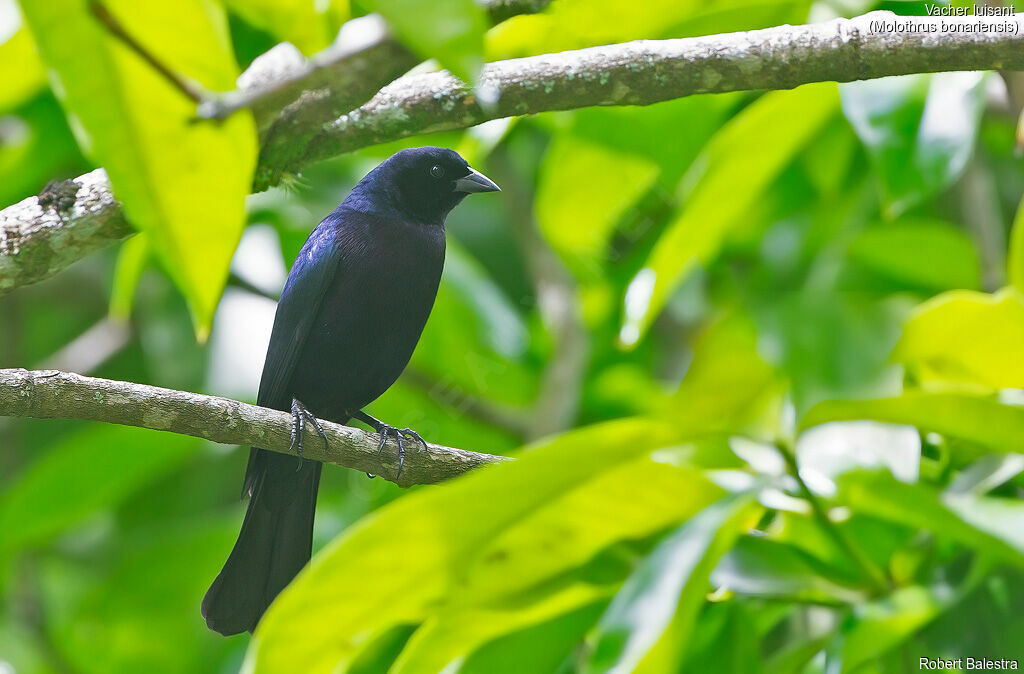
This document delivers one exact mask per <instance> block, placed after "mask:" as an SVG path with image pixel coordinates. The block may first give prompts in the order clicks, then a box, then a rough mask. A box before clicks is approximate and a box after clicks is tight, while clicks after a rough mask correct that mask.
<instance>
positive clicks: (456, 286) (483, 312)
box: [441, 241, 529, 359]
mask: <svg viewBox="0 0 1024 674" xmlns="http://www.w3.org/2000/svg"><path fill="white" fill-rule="evenodd" d="M441 282H442V284H444V285H445V289H446V290H450V291H452V292H454V293H455V294H457V295H458V297H459V299H460V300H461V301H462V303H463V304H464V305H465V306H466V307H467V308H468V309H470V310H471V312H472V318H473V320H474V322H475V323H476V324H477V330H478V332H479V333H480V337H479V341H480V343H481V344H486V345H488V346H489V347H490V348H491V350H493V351H494V352H495V353H496V354H499V355H501V356H503V357H505V358H513V359H514V358H519V357H521V356H523V354H524V353H525V352H526V347H527V343H528V341H529V334H528V333H527V329H526V325H525V324H524V322H523V318H522V317H521V316H520V315H519V312H518V311H517V310H516V307H515V306H513V304H512V303H511V302H510V301H509V300H508V297H507V296H506V295H505V294H504V293H503V292H502V289H501V288H500V287H499V286H498V285H497V284H496V283H495V282H494V280H493V279H492V278H491V277H490V276H489V275H488V274H487V270H486V269H484V267H483V265H481V264H480V263H479V262H477V261H476V260H475V259H474V258H473V257H472V256H471V255H470V254H469V253H468V252H467V251H466V249H465V248H463V247H462V246H461V245H460V244H459V243H457V242H455V241H450V242H449V243H448V246H447V252H446V254H445V262H444V272H443V274H442V276H441Z"/></svg>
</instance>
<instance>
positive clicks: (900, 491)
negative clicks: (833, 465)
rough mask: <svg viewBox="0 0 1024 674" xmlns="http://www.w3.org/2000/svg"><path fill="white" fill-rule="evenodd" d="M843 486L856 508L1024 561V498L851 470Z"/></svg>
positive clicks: (843, 495) (843, 496) (842, 496)
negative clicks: (950, 489)
mask: <svg viewBox="0 0 1024 674" xmlns="http://www.w3.org/2000/svg"><path fill="white" fill-rule="evenodd" d="M838 484H839V495H838V501H839V502H840V503H843V504H845V505H847V506H849V507H850V508H851V509H852V510H854V511H857V512H860V513H866V514H869V515H873V516H875V517H879V518H882V519H886V520H889V521H892V522H897V523H899V524H903V525H905V526H909V527H912V528H915V529H925V530H928V531H931V532H933V533H934V534H935V535H936V536H939V537H940V538H946V539H949V540H953V541H957V542H959V543H961V544H963V545H966V546H968V547H970V548H972V549H974V550H976V551H978V552H983V553H985V554H989V555H992V556H995V557H998V558H999V559H1002V560H1005V561H1008V562H1010V563H1012V564H1016V565H1018V566H1020V565H1024V502H1021V501H1017V500H1011V499H1003V498H994V497H988V496H977V495H975V494H955V493H942V492H940V491H938V490H936V489H934V488H933V487H930V486H927V485H925V484H920V483H919V484H906V483H904V482H900V481H899V480H896V479H894V478H893V477H892V476H891V475H889V474H888V473H885V472H878V471H857V472H852V473H847V474H846V475H843V476H842V477H840V478H839V480H838Z"/></svg>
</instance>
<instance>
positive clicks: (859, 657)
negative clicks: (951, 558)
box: [841, 585, 952, 672]
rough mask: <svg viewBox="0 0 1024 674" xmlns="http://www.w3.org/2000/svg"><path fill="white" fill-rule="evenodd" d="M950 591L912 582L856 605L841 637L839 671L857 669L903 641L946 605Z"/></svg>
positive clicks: (928, 621) (933, 617) (932, 618)
mask: <svg viewBox="0 0 1024 674" xmlns="http://www.w3.org/2000/svg"><path fill="white" fill-rule="evenodd" d="M950 595H952V592H951V591H948V589H946V590H942V589H940V590H939V592H938V593H937V592H936V591H934V590H929V589H928V588H924V587H921V586H919V585H914V586H911V587H904V588H900V589H898V590H896V591H895V592H893V593H892V594H891V595H889V596H888V597H885V598H883V599H879V600H877V601H874V602H870V603H867V604H863V605H860V606H858V607H857V612H856V615H855V617H854V618H853V619H851V621H850V623H849V624H848V625H847V626H845V629H844V632H845V633H844V634H843V637H842V651H841V652H842V671H843V672H854V671H857V668H858V667H860V666H862V665H864V664H865V663H867V662H869V661H871V660H873V659H875V658H877V657H879V656H880V655H882V654H884V653H886V652H887V651H889V650H890V649H892V648H893V647H895V646H898V645H899V644H901V643H903V642H904V641H906V640H907V639H908V638H909V637H910V636H912V635H913V634H915V633H916V632H917V631H918V630H920V629H921V628H922V627H924V626H925V625H927V624H928V623H930V622H931V621H932V620H934V619H935V617H936V616H938V615H939V614H940V613H941V612H942V611H943V609H944V608H946V607H947V606H948V605H949V599H950V598H951V597H950ZM941 597H945V600H943V598H941Z"/></svg>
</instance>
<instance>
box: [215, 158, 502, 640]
mask: <svg viewBox="0 0 1024 674" xmlns="http://www.w3.org/2000/svg"><path fill="white" fill-rule="evenodd" d="M496 189H497V186H496V185H494V184H493V183H491V182H490V181H489V180H487V179H486V178H484V177H483V176H482V175H480V174H479V173H477V172H475V171H473V170H472V169H471V168H469V166H468V165H467V164H466V162H465V160H463V159H462V158H461V157H460V156H459V155H457V154H456V153H454V152H452V151H451V150H445V149H441V148H434V147H427V148H418V149H413V150H403V151H402V152H399V153H398V154H396V155H394V156H392V157H391V158H390V159H388V160H387V161H385V162H384V163H382V164H381V165H380V166H378V167H377V168H376V169H374V170H373V171H371V172H370V173H369V174H367V176H366V177H365V178H363V180H362V181H360V183H359V184H358V185H356V187H355V188H353V190H352V192H351V193H350V194H349V196H348V197H347V198H346V199H345V201H344V202H342V204H341V205H340V206H338V208H336V209H335V210H334V211H333V212H332V213H331V214H330V215H328V216H327V217H326V218H324V220H323V221H322V222H321V223H320V224H319V225H318V226H317V227H316V229H314V230H313V232H312V234H310V236H309V239H307V241H306V243H305V245H304V246H303V247H302V250H301V251H300V252H299V256H298V257H297V258H296V260H295V262H294V264H293V265H292V269H291V271H290V273H289V274H288V281H287V282H286V284H285V287H284V291H283V292H282V294H281V299H280V301H279V302H278V308H277V315H276V316H275V319H274V329H273V333H272V335H271V338H270V346H269V348H268V350H267V358H266V362H265V364H264V367H263V377H262V379H261V381H260V391H259V396H258V402H259V404H260V405H263V406H266V407H271V408H273V409H278V410H284V411H293V412H294V410H295V409H296V408H295V407H294V406H293V403H294V402H296V401H297V402H299V403H301V405H302V406H304V407H305V408H306V409H308V410H309V412H311V413H312V414H313V415H315V416H316V417H319V418H322V419H329V420H331V421H335V422H338V423H345V422H346V421H348V420H349V419H350V418H352V417H353V416H356V417H358V418H360V419H361V420H366V419H369V417H366V415H365V414H363V413H362V412H361V409H362V408H363V407H364V406H366V405H367V404H369V403H370V402H372V401H373V400H374V399H376V398H377V397H378V396H380V395H381V394H382V393H384V391H386V390H387V389H388V387H390V386H391V384H393V383H394V381H395V380H396V379H397V378H398V376H399V375H400V374H401V372H402V370H403V369H404V368H405V366H406V364H407V363H408V362H409V358H410V357H411V356H412V352H413V349H415V347H416V342H417V341H418V340H419V337H420V334H421V333H422V331H423V327H424V325H425V324H426V321H427V317H428V316H429V314H430V309H431V307H432V306H433V303H434V298H435V296H436V294H437V286H438V283H439V281H440V278H441V269H442V267H443V266H444V250H445V238H444V236H445V232H444V220H445V217H446V216H447V214H448V212H449V211H451V209H452V208H454V207H455V206H456V205H458V203H459V202H460V201H461V200H462V199H463V198H464V197H465V196H466V194H467V193H470V192H483V191H494V190H496ZM300 409H301V407H300ZM299 421H300V423H299V428H300V429H301V428H302V427H303V426H304V422H305V420H304V419H302V418H301V416H300V417H299ZM387 428H389V427H387ZM378 430H386V428H385V427H384V425H380V428H378ZM392 430H393V429H392ZM316 441H317V442H319V441H320V440H319V439H316ZM297 462H298V460H297V459H296V458H295V457H292V456H288V455H285V454H279V453H275V452H270V451H267V450H264V449H259V448H255V447H254V448H253V449H252V450H251V451H250V455H249V465H248V468H247V470H246V476H245V483H244V484H245V487H244V489H245V492H246V493H247V494H248V495H249V498H250V501H249V507H248V510H247V511H246V515H245V521H244V522H243V524H242V531H241V533H240V534H239V537H238V541H237V542H236V543H235V547H234V549H233V550H232V551H231V555H230V556H229V558H228V560H227V562H226V563H225V565H224V568H223V569H222V570H221V572H220V574H219V575H218V576H217V578H216V580H214V582H213V585H211V587H210V589H209V591H208V592H207V594H206V597H205V598H204V599H203V606H202V612H203V616H204V617H205V618H206V622H207V625H209V627H210V628H211V629H213V630H216V631H217V632H220V633H222V634H225V635H228V634H236V633H238V632H243V631H246V630H250V631H251V630H252V629H253V628H255V626H256V623H257V622H258V621H259V619H260V617H261V616H262V615H263V612H264V611H265V610H266V608H267V606H269V604H270V602H271V601H273V599H274V597H275V596H277V594H278V593H279V592H280V591H281V590H282V589H283V588H284V587H285V586H286V585H287V584H288V583H289V582H290V581H291V579H292V578H293V577H294V576H295V574H297V573H298V572H299V570H301V568H302V567H303V565H305V563H306V562H307V561H308V560H309V556H310V552H311V548H312V530H313V515H314V511H315V508H316V492H317V486H318V483H319V479H320V468H321V464H320V463H318V462H314V461H305V462H303V463H301V464H298V463H297ZM297 466H298V470H296V468H297Z"/></svg>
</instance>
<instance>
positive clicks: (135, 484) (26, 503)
mask: <svg viewBox="0 0 1024 674" xmlns="http://www.w3.org/2000/svg"><path fill="white" fill-rule="evenodd" d="M197 444H198V441H197V440H196V439H195V438H191V437H189V436H185V435H175V434H172V433H160V432H157V431H150V430H146V429H140V428H133V427H130V426H111V425H99V426H95V427H91V428H88V429H86V430H83V431H81V432H78V433H74V434H72V435H70V436H68V437H67V438H65V439H63V440H61V441H60V442H58V444H57V445H56V446H54V447H53V448H52V449H50V450H49V451H48V452H47V453H46V455H45V456H43V457H42V458H41V459H39V460H38V461H37V462H36V463H34V464H33V465H32V466H31V467H30V468H28V470H26V471H25V472H24V473H23V474H22V475H20V476H19V478H18V479H17V480H16V481H15V482H14V483H13V484H12V485H11V487H10V488H9V489H8V490H7V491H6V492H4V493H3V494H2V495H0V531H3V532H4V535H3V537H0V553H9V552H11V551H13V550H16V549H18V548H20V547H23V546H26V545H33V544H36V543H40V542H42V541H45V540H47V539H49V538H51V537H53V536H54V535H56V534H58V533H60V532H62V531H64V530H65V529H67V528H68V527H70V526H72V525H74V524H75V523H77V522H79V521H81V520H82V519H84V518H86V517H87V516H89V515H91V514H93V513H95V512H97V511H99V510H102V509H104V508H110V507H113V506H116V505H117V504H118V503H120V502H121V501H123V500H124V499H125V498H126V497H127V496H129V495H131V494H133V493H134V492H136V491H137V490H139V489H140V488H142V487H143V486H144V485H146V484H148V483H150V482H152V481H153V480H154V479H155V478H157V477H158V476H160V475H163V474H164V473H166V472H168V471H169V470H171V469H173V468H174V467H176V466H178V465H179V464H180V463H181V461H182V460H184V459H185V458H186V457H187V456H189V455H190V454H191V453H192V452H193V451H194V450H195V448H196V446H197Z"/></svg>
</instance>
